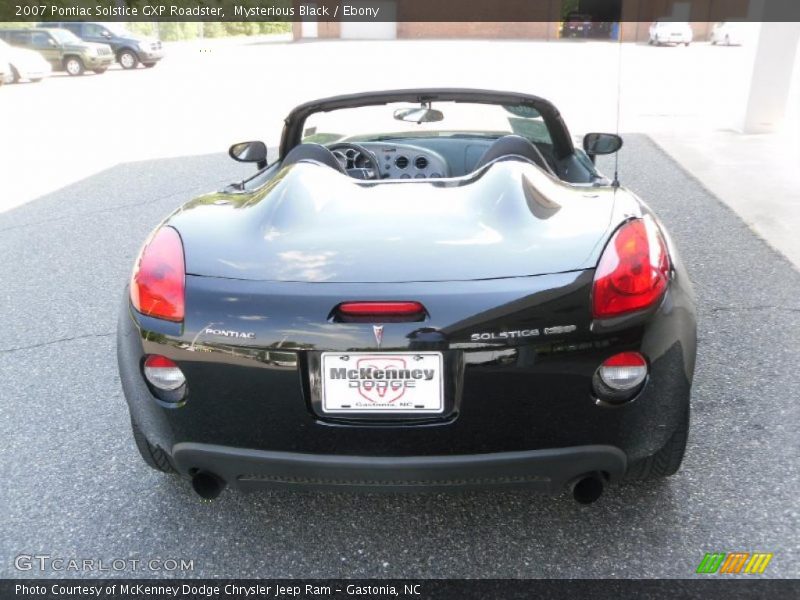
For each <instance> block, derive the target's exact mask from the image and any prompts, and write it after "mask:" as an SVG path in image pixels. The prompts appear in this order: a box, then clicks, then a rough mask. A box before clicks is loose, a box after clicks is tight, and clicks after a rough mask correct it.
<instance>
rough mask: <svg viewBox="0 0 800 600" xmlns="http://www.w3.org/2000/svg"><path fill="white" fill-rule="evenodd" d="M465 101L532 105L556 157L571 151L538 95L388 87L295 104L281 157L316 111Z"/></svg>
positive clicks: (563, 129)
mask: <svg viewBox="0 0 800 600" xmlns="http://www.w3.org/2000/svg"><path fill="white" fill-rule="evenodd" d="M445 101H449V102H465V103H472V104H499V105H523V106H531V107H532V108H534V109H535V110H536V111H538V112H539V114H540V115H541V116H542V119H543V120H544V123H545V126H546V127H547V129H548V131H549V132H550V138H551V139H552V141H553V152H554V153H555V155H556V157H558V158H564V157H566V156H569V155H570V154H574V152H575V147H574V145H573V143H572V138H571V136H570V134H569V131H568V130H567V126H566V124H565V123H564V121H563V119H562V118H561V115H560V113H559V112H558V109H556V107H555V106H554V105H553V104H551V103H550V102H548V101H547V100H545V99H544V98H540V97H539V96H533V95H529V94H520V93H516V92H498V91H492V90H478V89H462V88H434V89H411V90H389V91H382V92H366V93H362V94H347V95H343V96H333V97H330V98H323V99H321V100H314V101H311V102H306V103H305V104H301V105H300V106H297V107H296V108H295V109H294V110H292V112H290V113H289V116H287V117H286V120H285V125H284V128H283V135H282V136H281V144H280V158H279V160H283V158H284V157H285V156H286V155H287V154H288V153H289V152H290V151H291V150H292V148H294V147H295V146H297V145H299V144H300V143H301V141H302V136H303V130H304V128H305V122H306V119H307V118H308V117H309V116H310V115H312V114H314V113H318V112H330V111H333V110H337V109H341V108H357V107H360V106H380V105H385V104H392V103H395V102H410V103H418V104H422V103H425V102H445Z"/></svg>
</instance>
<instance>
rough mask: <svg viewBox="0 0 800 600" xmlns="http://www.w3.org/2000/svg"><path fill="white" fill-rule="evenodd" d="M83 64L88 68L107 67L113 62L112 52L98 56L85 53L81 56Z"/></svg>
mask: <svg viewBox="0 0 800 600" xmlns="http://www.w3.org/2000/svg"><path fill="white" fill-rule="evenodd" d="M82 59H83V63H84V65H86V68H88V69H102V68H104V67H108V66H110V65H111V63H112V62H114V55H113V54H103V55H99V56H89V55H85V56H83V57H82Z"/></svg>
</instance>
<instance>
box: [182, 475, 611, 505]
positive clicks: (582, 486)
mask: <svg viewBox="0 0 800 600" xmlns="http://www.w3.org/2000/svg"><path fill="white" fill-rule="evenodd" d="M225 485H226V484H225V480H224V479H222V478H221V477H219V476H217V475H215V474H214V473H211V472H210V471H197V472H196V473H194V474H193V475H192V489H193V490H194V491H195V493H196V494H197V495H198V496H200V498H202V499H203V500H204V501H206V502H211V501H212V500H215V499H216V498H217V497H218V496H219V495H220V494H221V493H222V490H224V489H225ZM569 488H570V491H571V492H572V497H573V498H574V499H575V501H576V502H577V503H578V504H592V503H593V502H595V501H596V500H597V499H598V498H600V496H602V495H603V489H604V488H605V480H604V479H603V476H602V475H601V474H600V473H590V474H588V475H582V476H581V477H578V478H577V479H575V480H573V481H572V483H570V485H569Z"/></svg>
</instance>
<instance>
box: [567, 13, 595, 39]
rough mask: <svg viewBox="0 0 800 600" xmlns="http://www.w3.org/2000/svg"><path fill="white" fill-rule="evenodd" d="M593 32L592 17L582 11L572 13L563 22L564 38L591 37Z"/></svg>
mask: <svg viewBox="0 0 800 600" xmlns="http://www.w3.org/2000/svg"><path fill="white" fill-rule="evenodd" d="M591 33H592V17H591V15H584V14H580V13H570V14H569V15H567V18H566V19H565V20H564V22H563V23H562V24H561V37H562V38H576V37H583V38H585V37H589V36H590V35H591Z"/></svg>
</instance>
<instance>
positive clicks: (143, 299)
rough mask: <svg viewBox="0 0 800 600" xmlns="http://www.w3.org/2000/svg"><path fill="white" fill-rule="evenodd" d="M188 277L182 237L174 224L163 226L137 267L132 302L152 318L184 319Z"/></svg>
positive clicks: (146, 248)
mask: <svg viewBox="0 0 800 600" xmlns="http://www.w3.org/2000/svg"><path fill="white" fill-rule="evenodd" d="M185 279H186V269H185V266H184V260H183V244H182V243H181V238H180V236H179V235H178V232H177V231H175V230H174V229H173V228H172V227H162V228H161V229H159V230H158V231H157V232H156V234H155V235H154V236H153V237H152V239H151V240H150V241H149V242H148V243H147V245H145V247H144V248H143V249H142V253H141V254H140V255H139V260H138V261H137V263H136V266H135V267H134V269H133V276H132V277H131V303H132V304H133V306H134V308H135V309H136V310H138V311H139V312H140V313H142V314H145V315H147V316H149V317H155V318H157V319H166V320H167V321H183V316H184V295H185Z"/></svg>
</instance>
